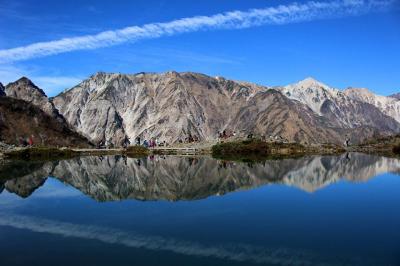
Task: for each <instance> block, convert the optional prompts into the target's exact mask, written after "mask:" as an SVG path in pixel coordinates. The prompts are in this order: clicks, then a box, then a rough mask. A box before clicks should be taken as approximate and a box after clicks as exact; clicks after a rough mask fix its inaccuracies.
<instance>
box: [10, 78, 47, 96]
mask: <svg viewBox="0 0 400 266" xmlns="http://www.w3.org/2000/svg"><path fill="white" fill-rule="evenodd" d="M8 91H9V92H8ZM6 93H7V95H8V96H10V97H12V96H16V95H20V94H23V93H35V94H38V95H41V96H43V97H47V96H46V93H45V92H44V91H43V90H42V89H41V88H39V87H38V86H36V85H35V84H34V83H33V82H32V81H31V80H30V79H28V78H27V77H22V78H20V79H18V80H17V81H14V82H11V83H9V84H8V85H7V86H6ZM9 94H10V95H9ZM14 98H18V97H14Z"/></svg>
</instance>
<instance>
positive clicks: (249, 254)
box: [0, 212, 366, 265]
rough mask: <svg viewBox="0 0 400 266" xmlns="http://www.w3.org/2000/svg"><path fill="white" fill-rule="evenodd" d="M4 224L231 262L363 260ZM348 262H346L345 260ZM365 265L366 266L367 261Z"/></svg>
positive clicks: (42, 223)
mask: <svg viewBox="0 0 400 266" xmlns="http://www.w3.org/2000/svg"><path fill="white" fill-rule="evenodd" d="M0 225H1V226H10V227H13V228H17V229H25V230H30V231H32V232H37V233H49V234H55V235H61V236H65V237H77V238H83V239H92V240H98V241H101V242H104V243H108V244H119V245H124V246H127V247H132V248H145V249H149V250H154V251H170V252H174V253H177V254H182V255H189V256H202V257H214V258H218V259H226V260H231V261H238V262H244V261H251V262H255V263H268V264H273V265H316V264H317V265H347V264H349V265H350V264H354V263H357V264H358V263H360V262H361V261H358V260H354V259H351V260H350V259H349V258H346V260H345V261H339V262H338V261H337V259H335V261H332V260H333V258H323V257H321V256H319V255H318V254H314V253H312V252H308V251H302V250H294V249H286V248H275V249H272V248H271V249H269V248H264V247H259V246H253V245H247V244H227V245H215V246H206V245H204V244H201V243H196V242H190V241H181V240H177V239H173V238H165V237H158V236H144V235H140V234H136V233H134V232H127V231H122V230H117V229H112V228H106V227H99V226H92V225H78V224H72V223H66V222H58V221H53V220H48V219H42V218H35V217H29V216H22V215H14V214H10V213H4V212H3V213H0ZM344 262H346V263H344ZM362 265H366V264H365V262H363V263H362Z"/></svg>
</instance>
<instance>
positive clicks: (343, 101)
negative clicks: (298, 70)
mask: <svg viewBox="0 0 400 266" xmlns="http://www.w3.org/2000/svg"><path fill="white" fill-rule="evenodd" d="M281 92H282V93H283V94H284V95H285V96H287V97H289V98H290V99H293V100H296V101H299V102H301V103H303V104H305V105H307V106H308V107H309V108H310V109H311V110H313V111H314V112H315V113H316V114H318V115H320V116H323V117H326V118H327V119H328V120H330V121H331V122H332V123H334V124H335V125H336V126H338V127H343V128H357V127H361V126H369V127H376V128H384V127H389V128H390V129H393V130H395V131H397V130H398V128H397V126H396V124H397V122H399V120H398V118H399V116H398V115H397V114H396V113H395V112H391V111H389V110H392V109H393V108H392V107H391V106H390V104H391V103H392V102H395V101H396V100H394V99H393V100H392V101H390V100H385V101H382V99H381V98H380V97H381V96H377V95H373V94H372V93H371V95H370V96H371V97H372V95H373V98H374V100H370V99H369V98H368V97H361V96H360V97H359V96H358V95H364V93H363V92H362V91H361V90H359V89H354V90H353V91H350V90H346V91H341V90H338V89H335V88H332V87H330V86H328V85H326V84H323V83H321V82H319V81H317V80H315V79H313V78H307V79H305V80H302V81H300V82H298V83H294V84H291V85H288V86H286V87H283V88H282V89H281ZM383 98H389V97H383ZM378 99H380V100H378ZM389 103H390V104H389ZM399 104H400V103H399ZM379 113H380V115H379V116H380V117H379V119H377V117H376V115H377V114H379ZM382 114H383V116H382ZM395 121H397V122H395Z"/></svg>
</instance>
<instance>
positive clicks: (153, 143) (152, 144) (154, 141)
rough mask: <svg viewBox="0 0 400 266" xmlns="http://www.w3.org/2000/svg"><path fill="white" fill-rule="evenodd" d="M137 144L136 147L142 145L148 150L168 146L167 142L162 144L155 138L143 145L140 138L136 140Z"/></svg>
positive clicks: (144, 142)
mask: <svg viewBox="0 0 400 266" xmlns="http://www.w3.org/2000/svg"><path fill="white" fill-rule="evenodd" d="M135 144H136V145H142V146H144V147H146V148H154V147H157V146H167V145H168V144H167V142H166V141H165V140H164V141H161V142H160V141H159V140H158V139H154V138H152V139H150V140H147V139H145V140H144V141H143V143H142V142H141V138H140V137H137V138H136V143H135Z"/></svg>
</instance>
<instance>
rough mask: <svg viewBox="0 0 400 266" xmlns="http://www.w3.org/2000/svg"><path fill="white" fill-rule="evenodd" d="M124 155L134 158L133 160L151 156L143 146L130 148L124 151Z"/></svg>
mask: <svg viewBox="0 0 400 266" xmlns="http://www.w3.org/2000/svg"><path fill="white" fill-rule="evenodd" d="M123 154H124V155H126V156H128V157H132V158H138V157H144V156H147V155H149V154H150V150H149V149H147V148H145V147H143V146H138V145H136V146H130V147H128V148H126V149H125V150H124V151H123Z"/></svg>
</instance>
